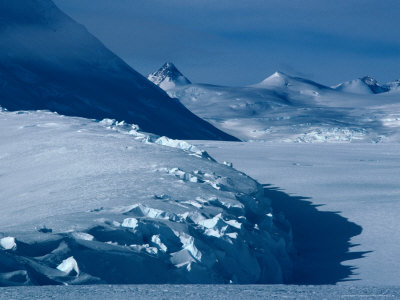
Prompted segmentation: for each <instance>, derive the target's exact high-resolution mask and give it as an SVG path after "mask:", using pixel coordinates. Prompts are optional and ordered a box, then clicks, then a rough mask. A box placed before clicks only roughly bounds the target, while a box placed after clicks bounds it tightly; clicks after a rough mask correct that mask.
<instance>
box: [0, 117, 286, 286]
mask: <svg viewBox="0 0 400 300" xmlns="http://www.w3.org/2000/svg"><path fill="white" fill-rule="evenodd" d="M0 126H1V128H2V130H1V131H0V140H1V141H2V142H1V143H0V170H1V175H0V176H1V181H0V202H1V208H2V217H1V218H0V285H3V286H4V285H49V284H91V283H119V284H122V283H229V282H232V283H282V282H285V281H286V280H288V279H289V278H290V276H291V270H292V262H291V258H290V255H289V252H290V251H291V248H292V246H291V230H290V225H289V224H288V223H287V222H286V221H285V219H284V218H283V217H282V216H281V215H276V216H275V215H273V214H272V211H271V207H270V201H269V199H267V198H265V196H264V194H263V189H262V187H261V186H260V185H259V184H258V183H257V182H255V181H254V180H253V179H251V178H249V177H248V176H246V175H245V174H243V173H241V172H238V171H236V170H235V169H233V168H232V167H230V166H229V165H224V164H219V163H217V162H215V161H214V160H213V159H212V158H211V157H210V156H209V155H208V154H207V153H206V152H204V151H202V150H200V149H198V148H197V147H195V146H191V145H190V144H188V143H186V142H183V141H177V140H172V139H169V138H166V137H158V136H155V135H150V134H147V133H144V132H142V131H140V130H139V128H138V126H136V125H130V124H128V123H125V122H117V121H115V120H111V119H105V120H103V121H101V122H95V121H91V120H87V119H83V118H76V117H66V116H60V115H57V114H55V113H51V112H40V111H38V112H24V111H18V112H7V111H3V112H0Z"/></svg>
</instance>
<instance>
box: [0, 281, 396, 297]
mask: <svg viewBox="0 0 400 300" xmlns="http://www.w3.org/2000/svg"><path fill="white" fill-rule="evenodd" d="M399 297H400V288H399V287H368V286H365V287H360V286H341V287H337V286H298V285H232V284H230V285H228V284H226V285H221V284H220V285H91V286H68V287H65V286H45V287H24V288H2V289H1V293H0V299H4V300H9V299H32V300H50V299H63V300H75V299H86V300H98V299H110V300H111V299H112V300H114V299H115V300H130V299H251V300H252V299H305V300H310V299H311V300H321V299H332V300H337V299H380V300H382V299H383V300H386V299H391V300H392V299H399Z"/></svg>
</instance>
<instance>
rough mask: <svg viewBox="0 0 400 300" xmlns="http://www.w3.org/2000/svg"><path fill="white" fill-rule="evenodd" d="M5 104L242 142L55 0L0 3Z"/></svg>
mask: <svg viewBox="0 0 400 300" xmlns="http://www.w3.org/2000/svg"><path fill="white" fill-rule="evenodd" d="M0 105H1V106H3V107H4V108H7V109H8V110H37V109H47V110H51V111H56V112H58V113H60V114H64V115H70V116H80V117H87V118H94V119H103V118H113V119H117V120H125V121H127V122H130V123H135V124H139V125H140V126H141V128H143V129H144V130H146V131H148V132H154V133H156V134H159V135H168V136H169V137H173V138H185V139H218V140H221V139H222V140H235V138H233V137H232V136H229V135H228V134H225V133H223V132H221V131H220V130H218V129H216V128H215V127H213V126H212V125H210V124H209V123H207V122H205V121H203V120H201V119H200V118H198V117H197V116H195V115H193V114H192V113H191V112H190V111H188V110H187V109H186V108H185V107H184V106H183V105H182V104H180V103H179V102H177V101H175V100H172V99H171V98H169V97H168V95H166V94H165V92H163V91H162V90H161V89H159V88H158V87H156V86H155V85H154V84H152V83H151V82H149V81H148V80H147V79H146V78H144V77H143V76H142V75H140V74H139V73H137V72H136V71H135V70H133V69H132V68H131V67H129V66H128V65H127V64H126V63H125V62H124V61H122V60H121V59H120V58H119V57H117V56H116V55H114V54H113V53H112V52H111V51H109V50H108V49H107V48H106V47H105V46H104V45H103V44H102V43H101V42H99V41H98V40H97V39H96V38H95V37H93V36H92V35H91V34H90V33H88V32H87V30H86V29H85V28H84V27H83V26H81V25H79V24H77V23H76V22H75V21H73V20H72V19H70V18H69V17H68V16H66V15H65V14H64V13H62V12H61V11H60V10H59V9H58V8H57V7H56V6H55V5H54V4H53V3H52V1H51V0H14V1H9V0H0Z"/></svg>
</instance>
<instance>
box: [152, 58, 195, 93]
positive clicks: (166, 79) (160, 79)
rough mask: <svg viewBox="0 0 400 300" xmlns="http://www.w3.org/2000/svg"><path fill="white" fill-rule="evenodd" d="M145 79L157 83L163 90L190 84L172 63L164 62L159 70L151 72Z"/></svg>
mask: <svg viewBox="0 0 400 300" xmlns="http://www.w3.org/2000/svg"><path fill="white" fill-rule="evenodd" d="M147 79H149V80H150V81H151V82H153V83H154V84H156V85H158V86H159V87H160V88H162V89H163V90H169V89H172V88H175V87H177V86H183V85H187V84H191V82H190V80H189V79H187V78H186V77H185V76H184V75H183V74H182V73H181V72H180V71H179V70H178V69H177V68H176V67H175V65H174V64H173V63H171V62H167V63H165V64H164V65H163V66H162V67H161V68H160V69H159V70H157V71H156V72H154V73H151V74H150V75H149V76H148V77H147Z"/></svg>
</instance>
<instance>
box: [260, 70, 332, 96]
mask: <svg viewBox="0 0 400 300" xmlns="http://www.w3.org/2000/svg"><path fill="white" fill-rule="evenodd" d="M252 87H256V88H266V89H286V88H288V89H290V90H292V91H295V92H299V93H301V94H307V95H314V96H315V95H318V94H319V91H320V90H324V89H329V88H328V87H326V86H324V85H322V84H319V83H317V82H314V81H312V80H309V79H305V78H301V77H296V76H290V75H288V74H285V73H283V72H279V71H277V72H275V73H274V74H272V75H271V76H269V77H267V78H266V79H264V80H263V81H261V82H260V83H257V84H255V85H252Z"/></svg>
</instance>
